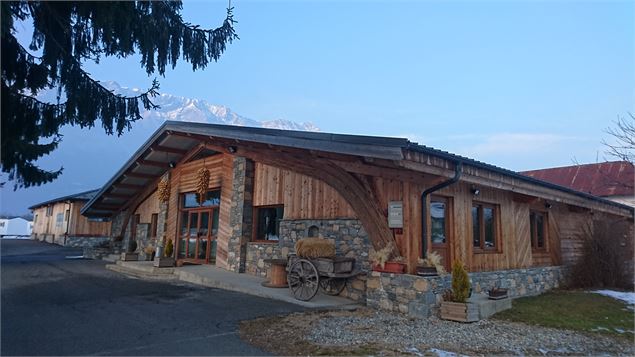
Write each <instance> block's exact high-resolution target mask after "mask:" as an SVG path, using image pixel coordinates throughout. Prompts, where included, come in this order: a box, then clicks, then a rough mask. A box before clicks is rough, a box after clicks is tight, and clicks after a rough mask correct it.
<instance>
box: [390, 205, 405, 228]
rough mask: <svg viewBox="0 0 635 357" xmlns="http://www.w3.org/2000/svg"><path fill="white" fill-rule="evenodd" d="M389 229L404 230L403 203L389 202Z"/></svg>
mask: <svg viewBox="0 0 635 357" xmlns="http://www.w3.org/2000/svg"><path fill="white" fill-rule="evenodd" d="M388 228H403V202H401V201H390V202H388Z"/></svg>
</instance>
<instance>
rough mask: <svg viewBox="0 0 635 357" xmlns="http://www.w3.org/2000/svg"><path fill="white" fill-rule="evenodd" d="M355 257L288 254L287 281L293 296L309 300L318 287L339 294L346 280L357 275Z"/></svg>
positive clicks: (327, 292)
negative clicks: (314, 256)
mask: <svg viewBox="0 0 635 357" xmlns="http://www.w3.org/2000/svg"><path fill="white" fill-rule="evenodd" d="M354 268H355V258H345V257H335V258H313V259H307V258H300V257H298V256H295V255H289V260H288V262H287V282H288V284H289V290H291V293H292V294H293V296H294V297H295V298H296V299H298V300H302V301H309V300H311V299H312V298H313V297H314V296H315V294H317V292H318V289H322V291H323V292H325V293H326V294H328V295H339V293H341V292H342V290H344V287H346V280H347V279H348V278H350V277H353V276H355V275H357V274H358V273H359V272H354V271H353V270H354Z"/></svg>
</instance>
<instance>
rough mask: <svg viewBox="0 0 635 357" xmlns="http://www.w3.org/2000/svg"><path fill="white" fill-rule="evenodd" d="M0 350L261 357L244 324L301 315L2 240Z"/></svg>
mask: <svg viewBox="0 0 635 357" xmlns="http://www.w3.org/2000/svg"><path fill="white" fill-rule="evenodd" d="M0 244H1V245H0V248H1V251H2V260H1V268H2V272H1V277H2V281H1V285H2V290H1V297H2V302H1V308H2V310H1V314H2V321H1V322H2V323H1V332H2V336H1V340H2V341H1V342H2V343H1V351H0V354H1V355H2V356H9V355H264V354H265V353H264V352H263V351H261V350H258V349H256V348H255V347H252V346H250V345H249V344H247V343H245V342H243V341H241V340H240V339H239V337H238V333H237V325H238V322H239V321H241V320H247V319H252V318H256V317H261V316H267V315H274V314H280V313H288V312H293V311H299V310H301V309H302V308H301V307H298V306H296V305H291V304H287V303H284V302H279V301H275V300H269V299H263V298H259V297H254V296H250V295H245V294H240V293H236V292H230V291H224V290H220V289H211V288H204V287H198V286H194V285H189V284H181V283H163V282H153V281H145V280H140V279H133V278H127V277H124V276H122V275H119V274H117V273H114V272H111V271H109V270H106V269H105V268H104V265H105V263H104V262H101V261H93V260H84V259H72V258H73V257H74V256H75V257H76V256H78V255H81V251H78V250H76V249H69V248H62V247H59V246H56V245H52V244H47V243H40V242H35V241H30V240H1V243H0Z"/></svg>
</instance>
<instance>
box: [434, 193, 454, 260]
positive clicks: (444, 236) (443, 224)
mask: <svg viewBox="0 0 635 357" xmlns="http://www.w3.org/2000/svg"><path fill="white" fill-rule="evenodd" d="M449 206H450V202H449V199H447V198H445V197H437V196H434V197H432V198H431V199H430V210H429V212H430V250H431V251H433V252H436V253H437V254H439V255H440V256H441V258H442V259H443V266H444V267H445V270H447V271H450V270H451V268H452V257H451V254H450V252H451V249H450V246H451V237H452V234H451V227H452V226H451V217H450V215H449V212H451V211H450V207H449Z"/></svg>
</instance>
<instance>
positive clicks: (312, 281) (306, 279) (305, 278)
mask: <svg viewBox="0 0 635 357" xmlns="http://www.w3.org/2000/svg"><path fill="white" fill-rule="evenodd" d="M287 281H288V282H289V289H290V290H291V293H292V294H293V296H294V297H295V298H296V299H298V300H302V301H309V300H311V299H312V298H313V297H314V296H315V294H316V293H317V291H318V286H319V282H320V276H319V275H318V271H317V269H316V268H315V265H313V263H311V262H310V261H308V260H306V259H298V260H297V261H296V262H295V263H293V264H292V265H291V267H290V268H289V274H288V275H287Z"/></svg>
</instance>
